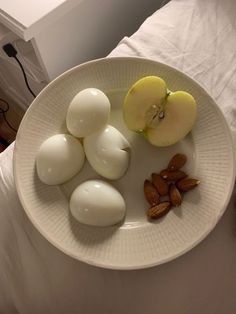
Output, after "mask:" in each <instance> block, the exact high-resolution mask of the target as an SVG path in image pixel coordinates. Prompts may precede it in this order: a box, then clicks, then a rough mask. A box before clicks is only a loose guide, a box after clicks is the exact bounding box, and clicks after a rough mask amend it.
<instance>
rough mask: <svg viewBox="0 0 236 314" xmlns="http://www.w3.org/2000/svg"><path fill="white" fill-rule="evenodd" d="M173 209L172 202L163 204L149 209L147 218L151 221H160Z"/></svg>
mask: <svg viewBox="0 0 236 314" xmlns="http://www.w3.org/2000/svg"><path fill="white" fill-rule="evenodd" d="M170 208H171V204H170V202H162V203H160V204H158V205H156V206H153V207H151V208H149V209H148V211H147V216H148V218H150V219H158V218H161V217H163V216H165V215H166V214H167V213H168V212H169V210H170Z"/></svg>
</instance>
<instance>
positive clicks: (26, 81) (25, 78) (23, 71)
mask: <svg viewBox="0 0 236 314" xmlns="http://www.w3.org/2000/svg"><path fill="white" fill-rule="evenodd" d="M13 58H14V59H15V60H16V62H17V63H18V64H19V66H20V68H21V71H22V73H23V76H24V80H25V84H26V86H27V88H28V90H29V92H30V93H31V95H33V96H34V98H35V97H36V95H35V93H34V92H33V91H32V89H31V88H30V86H29V83H28V79H27V76H26V73H25V70H24V67H23V65H22V63H21V62H20V60H19V59H18V58H17V56H13Z"/></svg>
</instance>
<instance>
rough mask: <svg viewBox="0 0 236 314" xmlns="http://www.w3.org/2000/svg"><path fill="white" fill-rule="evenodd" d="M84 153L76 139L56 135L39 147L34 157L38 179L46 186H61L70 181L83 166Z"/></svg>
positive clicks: (66, 135)
mask: <svg viewBox="0 0 236 314" xmlns="http://www.w3.org/2000/svg"><path fill="white" fill-rule="evenodd" d="M84 157H85V156H84V151H83V147H82V145H81V143H80V142H79V140H78V139H76V138H74V137H73V136H72V135H69V134H57V135H54V136H52V137H50V138H48V139H47V140H46V141H44V142H43V144H42V145H41V146H40V149H39V152H38V154H37V157H36V168H37V173H38V176H39V179H40V180H41V181H42V182H43V183H46V184H49V185H54V184H61V183H64V182H66V181H67V180H69V179H71V178H72V177H73V176H74V175H75V174H76V173H77V172H79V171H80V170H81V168H82V166H83V164H84Z"/></svg>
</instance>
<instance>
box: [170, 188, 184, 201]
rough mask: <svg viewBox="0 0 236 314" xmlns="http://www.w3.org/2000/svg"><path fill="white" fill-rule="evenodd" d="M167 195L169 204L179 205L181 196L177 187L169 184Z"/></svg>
mask: <svg viewBox="0 0 236 314" xmlns="http://www.w3.org/2000/svg"><path fill="white" fill-rule="evenodd" d="M169 197H170V201H171V204H172V205H173V206H180V205H181V203H182V197H181V194H180V192H179V190H178V189H177V187H176V186H175V185H174V184H171V185H170V190H169Z"/></svg>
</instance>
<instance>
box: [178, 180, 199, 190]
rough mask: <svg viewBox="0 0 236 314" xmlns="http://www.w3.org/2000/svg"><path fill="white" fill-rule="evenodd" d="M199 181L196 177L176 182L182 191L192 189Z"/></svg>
mask: <svg viewBox="0 0 236 314" xmlns="http://www.w3.org/2000/svg"><path fill="white" fill-rule="evenodd" d="M199 183H200V181H199V180H197V179H182V180H180V181H178V182H177V184H176V185H177V188H178V189H179V190H180V191H182V192H187V191H189V190H192V189H194V188H195V187H196V186H198V185H199Z"/></svg>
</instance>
